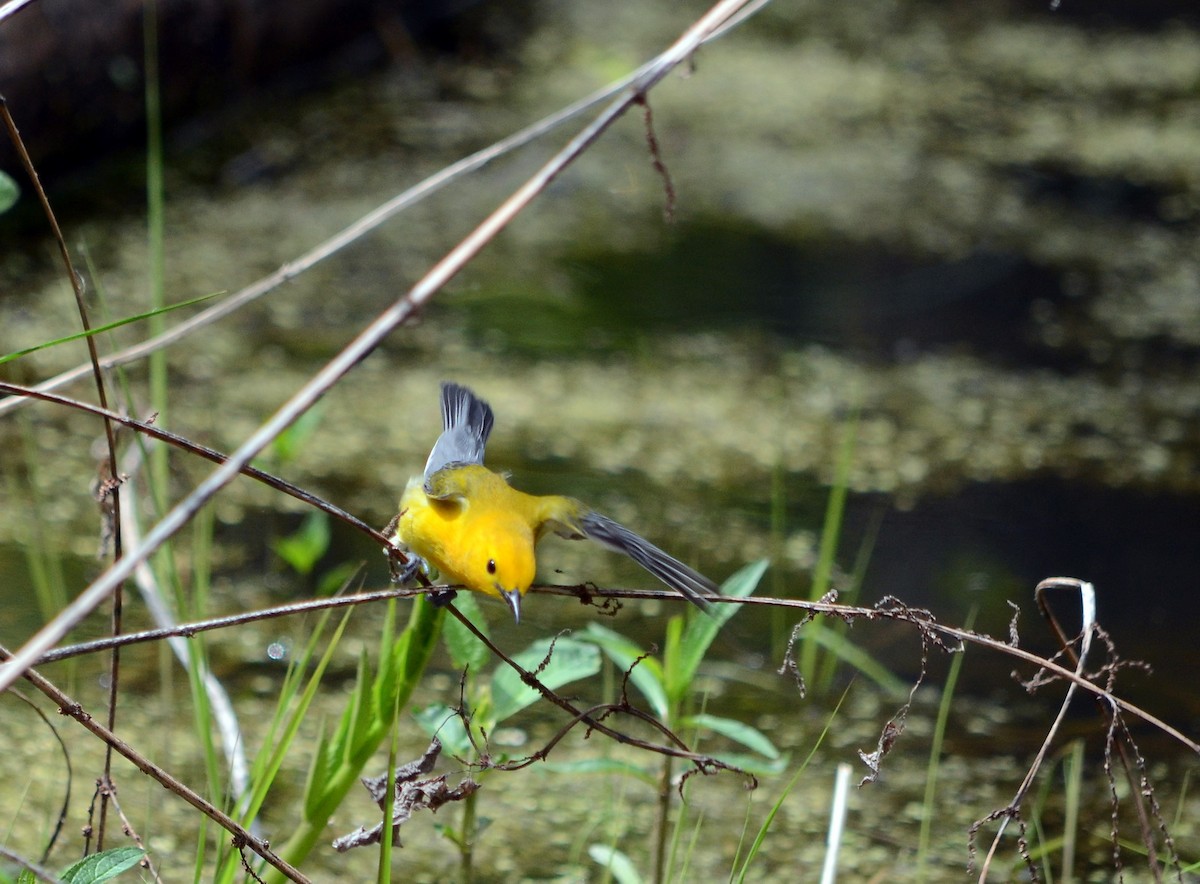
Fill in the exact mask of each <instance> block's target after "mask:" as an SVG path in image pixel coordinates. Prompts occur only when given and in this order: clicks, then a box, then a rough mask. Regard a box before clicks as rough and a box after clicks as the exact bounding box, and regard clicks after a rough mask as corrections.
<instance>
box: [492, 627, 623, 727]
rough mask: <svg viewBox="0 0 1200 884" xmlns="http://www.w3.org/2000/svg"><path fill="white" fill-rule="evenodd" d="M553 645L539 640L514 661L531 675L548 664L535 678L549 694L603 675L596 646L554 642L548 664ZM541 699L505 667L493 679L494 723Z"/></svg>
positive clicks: (561, 639)
mask: <svg viewBox="0 0 1200 884" xmlns="http://www.w3.org/2000/svg"><path fill="white" fill-rule="evenodd" d="M551 644H552V641H551V639H548V638H544V639H539V640H538V641H536V642H534V643H533V644H532V645H530V646H529V647H528V648H526V649H525V650H524V651H521V653H519V654H517V655H516V656H515V657H513V661H514V662H516V663H517V664H518V665H520V666H521V667H522V668H523V669H526V670H528V671H530V672H533V671H534V670H537V669H538V668H539V667H541V666H542V664H543V662H545V664H546V665H545V668H543V669H541V671H540V672H537V673H536V674H537V679H538V681H540V682H541V683H542V684H544V685H545V686H546V687H548V688H550V690H556V689H557V688H560V687H562V686H563V685H565V684H569V683H570V682H573V681H578V680H579V679H581V678H587V677H588V676H589V675H595V674H596V673H597V672H599V671H600V651H599V650H597V648H596V646H595V645H593V644H590V643H585V642H581V641H576V640H575V639H570V638H560V639H557V640H554V641H553V645H554V653H553V654H552V655H550V658H549V660H548V661H547V660H546V656H547V654H549V653H550V646H551ZM540 696H541V694H539V693H538V692H537V691H535V690H534V689H533V688H531V687H529V686H528V685H527V684H525V683H524V682H523V681H521V677H520V676H519V675H517V673H516V672H515V671H514V670H513V669H511V668H509V667H507V666H505V667H503V668H502V669H500V670H498V671H497V672H496V675H495V677H494V678H493V679H492V704H493V707H492V708H493V716H494V719H495V721H497V722H501V721H504V720H505V719H506V718H508V717H509V716H510V715H513V714H515V713H517V712H519V711H521V710H522V709H524V708H525V707H526V706H528V705H530V704H531V703H533V702H535V701H536V700H537V699H538V697H540Z"/></svg>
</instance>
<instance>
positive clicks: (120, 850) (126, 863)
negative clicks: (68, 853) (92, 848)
mask: <svg viewBox="0 0 1200 884" xmlns="http://www.w3.org/2000/svg"><path fill="white" fill-rule="evenodd" d="M144 855H145V852H144V851H143V850H142V849H141V848H140V847H114V848H113V849H112V850H106V851H104V852H103V853H93V854H92V855H91V856H85V857H84V858H83V859H81V860H80V861H79V862H77V863H75V864H74V865H72V866H71V867H70V868H68V869H67V870H66V871H65V872H63V873H62V875H61V876H60V877H61V878H62V879H63V880H64V881H67V882H69V884H99V882H101V881H109V880H111V879H113V878H115V877H117V875H119V874H121V873H122V872H125V871H128V870H129V869H132V868H133V867H134V866H136V865H137V864H138V863H139V862H141V861H142V857H143V856H144Z"/></svg>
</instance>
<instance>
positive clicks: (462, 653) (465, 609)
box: [442, 592, 492, 675]
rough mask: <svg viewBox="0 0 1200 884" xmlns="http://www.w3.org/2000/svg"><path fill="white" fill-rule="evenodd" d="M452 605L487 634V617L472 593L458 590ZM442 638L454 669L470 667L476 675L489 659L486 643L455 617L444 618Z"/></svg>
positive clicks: (489, 654) (481, 670)
mask: <svg viewBox="0 0 1200 884" xmlns="http://www.w3.org/2000/svg"><path fill="white" fill-rule="evenodd" d="M454 606H455V607H456V608H458V610H459V612H460V613H461V614H462V615H463V616H464V617H466V618H467V619H468V620H470V621H471V622H472V623H473V624H474V625H475V628H476V629H478V630H479V631H480V632H482V633H483V634H484V635H485V636H486V635H488V628H487V619H486V618H485V617H484V616H483V610H482V609H481V608H480V607H479V603H478V602H477V601H475V595H474V593H470V592H460V593H459V594H458V597H457V598H456V599H455V600H454ZM442 640H443V641H444V642H445V643H446V650H447V651H449V652H450V660H451V662H452V663H453V664H454V668H455V669H458V670H462V669H465V668H467V667H470V669H471V672H472V673H473V674H475V675H478V674H479V673H481V672H483V670H484V667H485V666H487V664H488V660H490V659H491V656H492V655H491V652H490V651H489V650H488V648H487V645H485V644H484V643H483V642H481V641H480V640H479V639H477V638H476V637H475V635H474V634H473V633H472V632H471V630H469V629H467V627H466V626H464V625H463V624H462V621H460V620H459V619H458V618H457V617H448V618H447V619H446V623H445V625H444V626H443V627H442Z"/></svg>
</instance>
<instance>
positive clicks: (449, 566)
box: [397, 464, 537, 595]
mask: <svg viewBox="0 0 1200 884" xmlns="http://www.w3.org/2000/svg"><path fill="white" fill-rule="evenodd" d="M432 482H433V485H434V494H435V495H436V496H434V497H430V496H429V495H428V494H427V493H426V492H425V481H424V478H423V477H421V476H417V477H414V478H413V479H411V480H409V483H408V486H407V487H406V488H405V490H404V496H403V497H402V498H401V499H400V523H399V525H398V528H397V531H398V534H399V538H400V540H401V541H402V542H403V543H404V544H405V545H406V546H407V547H408V548H409V549H410V550H412V551H413V552H415V553H416V554H417V555H419V556H421V557H422V558H423V559H425V560H426V561H428V562H430V563H431V564H433V565H434V566H435V567H436V568H437V569H438V571H440V572H441V573H442V576H443V578H444V579H446V580H447V581H449V582H454V583H461V584H462V585H463V586H466V587H467V588H468V589H473V590H476V591H478V592H484V593H487V594H489V595H499V594H500V593H501V592H505V591H512V590H518V591H520V592H524V591H525V590H527V589H528V588H529V586H530V584H531V583H533V578H534V575H535V573H536V571H537V564H536V559H535V557H534V544H535V542H536V538H535V527H534V525H535V523H534V521H533V519H534V518H535V516H536V513H535V509H536V506H535V505H534V502H535V501H536V498H532V497H530V496H529V495H527V494H522V493H521V492H519V491H516V490H514V489H513V488H511V487H510V486H509V485H508V483H507V482H506V481H505V480H504V477H503V476H500V475H498V474H496V473H493V472H492V471H491V470H489V469H487V468H485V467H483V466H480V465H478V464H471V465H465V466H456V467H449V468H447V469H446V470H443V471H441V472H439V473H438V474H435V476H434V477H433V480H432Z"/></svg>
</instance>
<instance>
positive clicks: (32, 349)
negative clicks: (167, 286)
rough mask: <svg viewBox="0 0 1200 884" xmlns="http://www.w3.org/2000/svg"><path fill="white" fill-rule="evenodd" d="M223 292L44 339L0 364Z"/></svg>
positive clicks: (6, 355) (5, 356)
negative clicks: (49, 339)
mask: <svg viewBox="0 0 1200 884" xmlns="http://www.w3.org/2000/svg"><path fill="white" fill-rule="evenodd" d="M219 294H222V293H221V292H213V293H212V294H211V295H201V296H200V297H199V298H192V299H191V300H190V301H181V302H180V303H178V304H168V305H167V306H166V307H161V308H159V309H157V310H149V311H147V312H145V313H139V314H137V315H136V316H130V317H127V318H126V319H118V320H116V321H115V322H110V323H107V324H105V325H100V326H97V327H96V328H93V329H91V330H89V331H85V332H76V333H75V334H73V335H67V336H66V337H65V338H55V339H54V340H53V341H44V342H43V343H41V344H38V345H36V346H34V347H26V348H25V349H24V350H17V351H16V352H14V353H7V354H5V355H3V356H0V365H3V364H4V363H6V362H11V361H12V360H14V359H20V358H21V357H22V356H28V355H29V354H30V353H36V352H38V351H39V350H45V349H46V348H48V347H55V346H57V345H59V344H69V343H70V342H71V341H78V340H80V339H82V338H90V337H92V336H93V335H98V334H101V333H103V332H106V331H112V330H113V329H114V328H120V327H121V326H123V325H129V323H131V322H139V321H140V320H143V319H149V318H150V317H151V316H159V315H161V314H163V313H170V312H171V311H172V310H178V309H179V308H180V307H190V306H192V305H193V304H199V303H200V302H201V301H207V300H208V299H209V298H215V297H216V296H217V295H219Z"/></svg>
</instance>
